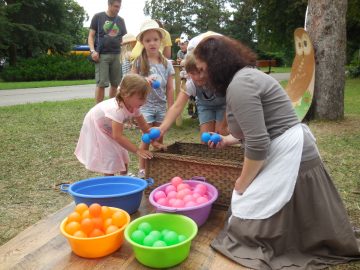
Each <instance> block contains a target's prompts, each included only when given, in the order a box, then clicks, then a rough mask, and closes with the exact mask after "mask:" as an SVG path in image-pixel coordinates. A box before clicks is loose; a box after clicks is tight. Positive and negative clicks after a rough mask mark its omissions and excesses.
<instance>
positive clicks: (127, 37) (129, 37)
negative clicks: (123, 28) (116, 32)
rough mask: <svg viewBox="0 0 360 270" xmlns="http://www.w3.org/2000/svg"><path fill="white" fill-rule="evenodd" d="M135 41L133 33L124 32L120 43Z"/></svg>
mask: <svg viewBox="0 0 360 270" xmlns="http://www.w3.org/2000/svg"><path fill="white" fill-rule="evenodd" d="M130 42H136V37H135V36H134V35H133V34H125V35H124V36H123V38H122V44H126V43H130Z"/></svg>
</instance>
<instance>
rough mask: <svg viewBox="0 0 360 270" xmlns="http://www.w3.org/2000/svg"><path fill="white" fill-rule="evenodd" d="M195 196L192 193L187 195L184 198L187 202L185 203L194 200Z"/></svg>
mask: <svg viewBox="0 0 360 270" xmlns="http://www.w3.org/2000/svg"><path fill="white" fill-rule="evenodd" d="M193 200H194V197H193V196H192V195H191V194H188V195H185V196H184V198H183V201H184V202H185V204H186V203H187V202H189V201H193Z"/></svg>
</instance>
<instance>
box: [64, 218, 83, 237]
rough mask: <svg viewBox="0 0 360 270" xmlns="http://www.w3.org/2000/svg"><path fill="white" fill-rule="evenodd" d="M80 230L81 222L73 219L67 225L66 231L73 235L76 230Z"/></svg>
mask: <svg viewBox="0 0 360 270" xmlns="http://www.w3.org/2000/svg"><path fill="white" fill-rule="evenodd" d="M79 230H80V223H79V222H76V221H71V222H70V223H68V224H66V225H65V231H66V232H67V233H68V234H70V235H73V234H74V233H75V232H76V231H79Z"/></svg>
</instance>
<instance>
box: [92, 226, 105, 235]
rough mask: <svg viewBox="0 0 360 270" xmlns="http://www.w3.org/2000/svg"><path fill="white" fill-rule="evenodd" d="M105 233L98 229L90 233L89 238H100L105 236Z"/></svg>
mask: <svg viewBox="0 0 360 270" xmlns="http://www.w3.org/2000/svg"><path fill="white" fill-rule="evenodd" d="M103 235H104V232H103V231H102V230H100V229H98V228H95V229H93V230H92V231H91V232H90V233H89V237H98V236H103Z"/></svg>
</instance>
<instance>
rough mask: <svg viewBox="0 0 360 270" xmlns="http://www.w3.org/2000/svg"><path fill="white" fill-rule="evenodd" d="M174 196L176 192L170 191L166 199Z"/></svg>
mask: <svg viewBox="0 0 360 270" xmlns="http://www.w3.org/2000/svg"><path fill="white" fill-rule="evenodd" d="M176 196H177V192H176V191H170V192H169V193H168V194H167V198H168V199H172V198H176Z"/></svg>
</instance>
